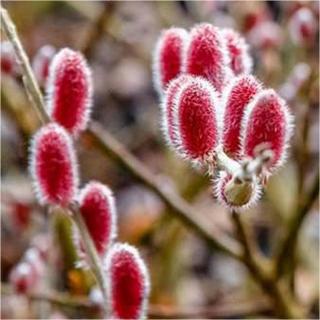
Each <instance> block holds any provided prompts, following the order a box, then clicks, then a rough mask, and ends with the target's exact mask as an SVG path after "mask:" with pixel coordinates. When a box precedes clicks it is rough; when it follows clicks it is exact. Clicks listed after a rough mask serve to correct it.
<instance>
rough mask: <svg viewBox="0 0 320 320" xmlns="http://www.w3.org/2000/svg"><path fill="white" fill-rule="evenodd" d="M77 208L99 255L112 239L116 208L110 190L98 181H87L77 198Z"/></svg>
mask: <svg viewBox="0 0 320 320" xmlns="http://www.w3.org/2000/svg"><path fill="white" fill-rule="evenodd" d="M78 202H79V210H80V213H81V215H82V218H83V220H84V222H85V223H86V226H87V229H88V231H89V234H90V235H91V238H92V240H93V242H94V244H95V246H96V249H97V251H98V253H99V255H100V256H103V255H104V254H105V252H106V250H107V249H108V248H109V247H110V245H111V243H112V241H113V240H114V238H115V236H116V233H117V230H116V228H117V227H116V219H117V216H116V208H115V202H114V197H113V194H112V191H111V190H110V189H109V188H108V187H107V186H105V185H103V184H101V183H99V182H89V183H88V184H87V185H86V186H85V187H84V188H83V189H82V190H81V191H80V195H79V198H78Z"/></svg>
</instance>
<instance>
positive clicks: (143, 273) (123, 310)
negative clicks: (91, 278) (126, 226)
mask: <svg viewBox="0 0 320 320" xmlns="http://www.w3.org/2000/svg"><path fill="white" fill-rule="evenodd" d="M105 267H106V272H107V283H108V290H109V295H108V296H109V301H108V303H109V310H111V316H112V317H113V318H116V319H143V318H145V315H146V306H147V299H148V296H149V291H150V288H149V287H150V283H149V274H148V271H147V269H146V266H145V264H144V262H143V261H142V259H141V258H140V255H139V253H138V251H137V250H136V248H134V247H133V246H130V245H128V244H122V243H118V244H115V245H114V246H113V247H112V248H111V249H110V251H109V252H108V254H107V258H106V264H105Z"/></svg>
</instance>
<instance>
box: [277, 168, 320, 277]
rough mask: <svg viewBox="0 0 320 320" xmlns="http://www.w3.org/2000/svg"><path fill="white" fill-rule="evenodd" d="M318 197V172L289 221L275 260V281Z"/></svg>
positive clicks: (283, 268) (280, 273)
mask: <svg viewBox="0 0 320 320" xmlns="http://www.w3.org/2000/svg"><path fill="white" fill-rule="evenodd" d="M318 196H319V171H318V173H317V174H316V177H315V180H314V182H313V185H312V187H311V190H310V192H309V193H308V195H307V197H306V198H305V199H304V201H303V202H302V203H300V204H299V206H298V209H297V212H296V214H295V215H294V216H293V217H292V219H291V220H290V222H289V226H288V229H287V233H286V234H285V236H284V237H283V241H282V242H281V243H280V246H279V249H278V253H277V258H276V279H278V278H279V277H281V275H283V273H284V270H285V264H286V262H287V257H288V253H290V252H291V253H292V252H293V251H294V250H295V247H296V243H297V238H298V234H299V230H300V228H301V225H302V223H303V221H304V218H305V217H306V215H307V214H308V212H309V211H310V209H311V207H312V205H313V203H314V202H315V200H316V199H317V197H318Z"/></svg>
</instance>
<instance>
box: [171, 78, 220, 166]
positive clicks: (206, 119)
mask: <svg viewBox="0 0 320 320" xmlns="http://www.w3.org/2000/svg"><path fill="white" fill-rule="evenodd" d="M219 103H220V102H219V99H218V97H217V93H216V91H215V90H214V89H213V87H212V85H211V84H210V83H209V82H208V81H207V80H204V79H202V78H199V77H195V78H193V79H192V81H190V82H189V81H187V83H186V84H184V85H183V86H182V88H181V90H179V92H178V94H177V95H176V97H175V102H174V110H173V119H174V125H173V127H174V128H175V130H176V133H175V135H176V137H177V145H176V149H177V151H178V152H179V153H180V154H181V155H182V156H183V157H184V158H186V159H189V160H192V161H194V162H201V161H203V160H205V158H206V157H207V156H208V155H210V154H211V153H212V152H213V151H214V149H215V147H216V146H217V144H218V142H219V128H218V116H217V109H218V107H219Z"/></svg>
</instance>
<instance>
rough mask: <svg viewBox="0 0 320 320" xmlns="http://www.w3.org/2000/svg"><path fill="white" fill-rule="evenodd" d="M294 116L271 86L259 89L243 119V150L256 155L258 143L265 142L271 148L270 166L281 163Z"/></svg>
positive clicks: (248, 154)
mask: <svg viewBox="0 0 320 320" xmlns="http://www.w3.org/2000/svg"><path fill="white" fill-rule="evenodd" d="M292 128H293V118H292V116H291V114H290V112H289V109H288V107H287V105H286V103H285V101H284V100H283V99H281V98H280V97H279V96H278V95H277V93H276V92H275V91H274V90H272V89H265V90H262V91H261V92H260V93H259V94H257V95H256V96H255V98H254V99H253V100H252V101H251V102H250V104H249V106H248V107H247V108H246V111H245V115H244V118H243V120H242V134H241V140H242V143H241V144H242V152H243V155H244V156H245V157H248V158H253V157H255V152H256V151H257V147H258V146H260V145H262V144H266V145H268V149H270V150H271V151H272V152H273V157H272V161H271V162H270V164H269V170H272V169H275V168H277V167H279V166H280V165H281V164H283V163H284V161H285V159H286V151H287V148H288V142H289V139H290V137H291V134H292Z"/></svg>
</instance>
